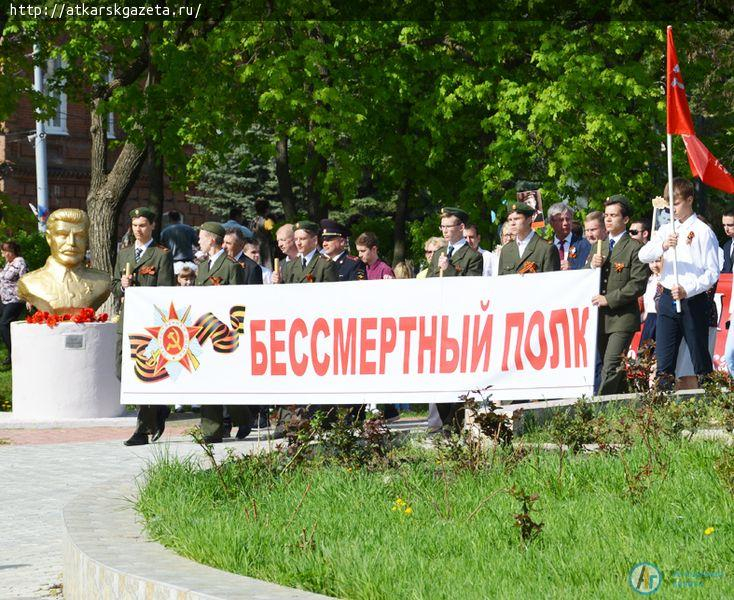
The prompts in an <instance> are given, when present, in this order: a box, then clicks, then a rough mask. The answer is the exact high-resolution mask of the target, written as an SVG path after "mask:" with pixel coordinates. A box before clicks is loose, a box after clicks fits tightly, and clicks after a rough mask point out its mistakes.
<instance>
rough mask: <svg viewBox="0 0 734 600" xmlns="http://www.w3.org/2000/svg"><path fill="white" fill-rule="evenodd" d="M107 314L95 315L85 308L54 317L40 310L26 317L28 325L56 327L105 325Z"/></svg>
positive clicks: (92, 310) (92, 311) (91, 309)
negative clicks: (74, 324)
mask: <svg viewBox="0 0 734 600" xmlns="http://www.w3.org/2000/svg"><path fill="white" fill-rule="evenodd" d="M108 318H109V317H108V315H107V313H101V314H100V315H99V316H97V315H95V314H94V309H93V308H89V307H87V308H83V309H81V310H80V311H79V312H78V313H75V314H71V313H64V314H63V315H52V314H50V313H47V312H46V311H43V310H39V311H37V312H35V313H34V314H33V315H31V316H28V317H26V319H25V320H26V323H31V324H34V325H44V324H45V325H48V326H49V327H56V325H58V324H59V323H63V322H73V323H105V322H106V321H107V319H108Z"/></svg>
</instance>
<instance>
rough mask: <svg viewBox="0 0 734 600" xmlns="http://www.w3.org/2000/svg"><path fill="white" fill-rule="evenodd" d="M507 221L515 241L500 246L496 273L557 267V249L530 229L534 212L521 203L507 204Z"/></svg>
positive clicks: (546, 269) (543, 271)
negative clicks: (497, 271)
mask: <svg viewBox="0 0 734 600" xmlns="http://www.w3.org/2000/svg"><path fill="white" fill-rule="evenodd" d="M508 210H509V214H508V215H507V222H508V223H509V224H510V231H511V232H512V233H514V234H515V241H514V242H510V243H508V244H505V245H504V246H502V250H501V251H500V262H499V274H500V275H511V274H513V273H547V272H549V271H558V270H560V268H561V259H560V257H559V255H558V249H557V248H556V247H555V246H553V245H552V244H549V243H548V242H546V241H545V240H544V239H541V238H540V237H538V235H537V234H536V233H535V232H534V231H533V228H532V223H533V218H534V215H535V211H534V210H533V209H532V208H531V207H530V206H528V205H527V204H525V203H524V202H512V203H511V204H510V205H509V209H508Z"/></svg>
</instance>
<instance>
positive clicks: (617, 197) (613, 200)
mask: <svg viewBox="0 0 734 600" xmlns="http://www.w3.org/2000/svg"><path fill="white" fill-rule="evenodd" d="M607 203H609V204H622V205H624V206H625V207H627V209H628V210H629V206H630V203H629V200H627V196H625V195H623V194H614V195H613V196H608V197H607Z"/></svg>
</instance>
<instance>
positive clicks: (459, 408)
mask: <svg viewBox="0 0 734 600" xmlns="http://www.w3.org/2000/svg"><path fill="white" fill-rule="evenodd" d="M468 220H469V215H468V214H466V212H464V211H463V210H461V209H460V208H454V207H451V206H447V207H444V208H442V209H441V233H442V234H443V238H444V239H445V240H446V241H447V242H448V244H447V245H446V246H444V247H442V248H440V249H438V250H436V251H435V252H434V253H433V257H432V258H431V265H430V266H429V267H428V274H427V275H426V277H481V275H482V272H483V270H484V260H483V259H482V255H481V254H479V252H477V251H476V250H473V249H472V247H471V246H470V245H469V243H468V242H467V241H466V239H464V226H465V225H466V223H467V221H468ZM442 272H443V275H442V274H441V273H442ZM463 406H464V405H463V404H462V403H461V402H445V403H441V404H429V405H428V432H429V433H430V434H448V433H450V432H451V431H452V430H454V431H457V430H459V429H460V428H461V427H462V426H463V423H464V414H463Z"/></svg>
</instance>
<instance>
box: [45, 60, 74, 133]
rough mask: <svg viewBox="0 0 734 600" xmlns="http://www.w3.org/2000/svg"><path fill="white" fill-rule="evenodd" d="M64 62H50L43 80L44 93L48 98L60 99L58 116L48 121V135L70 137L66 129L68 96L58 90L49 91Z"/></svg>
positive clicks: (57, 109) (57, 110)
mask: <svg viewBox="0 0 734 600" xmlns="http://www.w3.org/2000/svg"><path fill="white" fill-rule="evenodd" d="M61 67H62V62H61V59H60V58H52V59H50V60H49V61H48V66H47V67H46V73H45V76H44V80H43V91H44V93H45V94H46V95H47V96H51V97H54V98H57V99H58V105H57V108H56V115H55V116H54V117H52V118H51V119H49V120H48V121H46V133H51V134H56V135H68V134H69V131H68V130H67V128H66V111H67V100H66V94H65V93H63V92H60V91H57V90H49V88H48V85H47V84H48V82H50V81H53V79H54V74H55V73H56V71H58V70H59V69H61Z"/></svg>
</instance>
